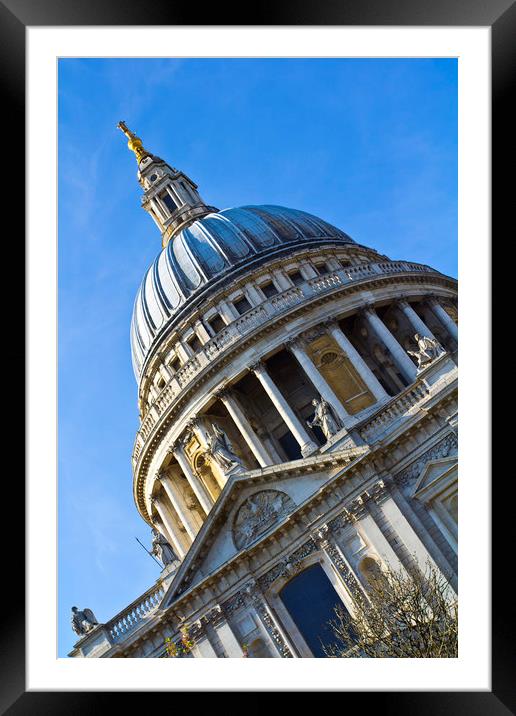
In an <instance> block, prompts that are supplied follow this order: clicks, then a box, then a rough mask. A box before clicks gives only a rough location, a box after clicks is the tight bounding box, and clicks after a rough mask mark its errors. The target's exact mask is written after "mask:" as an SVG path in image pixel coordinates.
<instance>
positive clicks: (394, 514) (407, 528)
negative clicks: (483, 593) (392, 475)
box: [372, 480, 444, 576]
mask: <svg viewBox="0 0 516 716" xmlns="http://www.w3.org/2000/svg"><path fill="white" fill-rule="evenodd" d="M378 484H379V489H378V490H376V491H375V492H374V493H373V494H372V497H373V499H374V501H375V503H376V504H377V505H378V507H379V509H380V511H381V513H383V515H384V516H385V518H386V520H387V522H388V524H389V525H390V526H391V527H392V529H393V530H394V531H395V532H396V533H397V534H398V535H399V538H400V539H401V541H402V543H403V544H404V545H405V548H406V550H407V552H409V554H410V555H411V557H412V558H413V560H414V561H415V562H416V564H417V565H418V567H419V569H420V570H421V572H422V573H423V574H424V573H425V571H426V570H427V569H428V567H430V568H432V569H434V570H436V572H437V573H438V574H442V572H441V570H440V568H439V567H438V566H437V564H436V563H435V561H434V559H433V557H432V555H431V554H430V552H429V551H428V550H427V549H426V547H425V545H424V544H423V543H422V542H421V540H420V538H419V537H418V535H417V534H416V532H415V531H414V529H413V527H412V525H411V524H410V522H409V521H408V520H407V518H406V517H405V515H404V514H403V512H402V511H401V510H400V508H399V507H398V505H397V504H396V502H395V501H394V500H393V498H392V495H391V494H390V493H389V491H388V489H387V488H386V485H385V483H384V482H383V480H381V481H380V482H379V483H378ZM443 576H444V575H443Z"/></svg>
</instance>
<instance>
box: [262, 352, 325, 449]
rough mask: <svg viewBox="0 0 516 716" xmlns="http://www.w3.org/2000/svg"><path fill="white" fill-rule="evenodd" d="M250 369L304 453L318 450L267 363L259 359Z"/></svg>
mask: <svg viewBox="0 0 516 716" xmlns="http://www.w3.org/2000/svg"><path fill="white" fill-rule="evenodd" d="M250 370H252V371H253V373H254V374H255V375H256V377H257V378H258V380H259V381H260V383H261V384H262V386H263V388H264V390H265V392H266V393H267V395H268V396H269V398H270V399H271V401H272V403H273V405H274V407H275V408H276V410H277V411H278V413H279V414H280V415H281V417H282V419H283V420H284V421H285V423H286V424H287V426H288V428H289V429H290V430H291V431H292V434H293V435H294V437H295V439H296V440H297V442H298V443H299V447H300V448H301V453H302V455H303V456H306V455H309V454H310V453H311V452H313V451H314V450H316V449H317V445H316V444H315V443H314V441H313V440H312V439H311V438H310V436H309V434H308V433H307V431H306V430H305V428H304V426H303V424H302V423H301V421H300V420H299V419H298V418H297V416H296V414H295V413H294V411H293V410H292V408H291V407H290V405H289V404H288V402H287V401H286V400H285V397H284V396H283V394H282V393H281V391H280V390H279V388H278V387H277V385H276V384H275V383H274V381H273V380H272V378H271V377H270V375H269V374H268V372H267V368H266V367H265V365H264V364H263V363H262V362H261V361H258V363H255V364H254V365H253V366H251V368H250Z"/></svg>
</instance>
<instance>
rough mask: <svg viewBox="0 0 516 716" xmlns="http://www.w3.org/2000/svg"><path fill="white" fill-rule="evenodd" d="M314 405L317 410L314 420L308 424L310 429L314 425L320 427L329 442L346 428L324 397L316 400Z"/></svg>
mask: <svg viewBox="0 0 516 716" xmlns="http://www.w3.org/2000/svg"><path fill="white" fill-rule="evenodd" d="M312 405H313V406H314V408H315V414H314V417H313V420H307V421H306V422H307V424H308V425H309V426H310V427H313V426H314V425H317V426H318V427H320V428H321V430H322V431H323V433H324V437H325V438H326V440H329V439H330V438H332V437H333V436H334V435H335V433H338V432H339V430H341V429H342V428H343V427H344V426H343V424H342V422H341V421H340V419H339V417H338V416H337V415H336V414H335V411H334V410H333V408H332V407H331V405H330V404H329V403H328V402H327V401H326V400H325V399H324V398H323V397H321V399H320V400H317V398H314V399H313V400H312Z"/></svg>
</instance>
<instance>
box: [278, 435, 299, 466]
mask: <svg viewBox="0 0 516 716" xmlns="http://www.w3.org/2000/svg"><path fill="white" fill-rule="evenodd" d="M278 440H279V443H280V445H281V447H282V448H283V450H284V451H285V453H286V455H287V457H288V459H289V460H299V459H300V458H302V457H303V455H302V453H301V448H300V447H299V443H298V442H297V440H296V439H295V437H294V436H293V435H292V433H291V432H290V430H289V432H288V433H285V435H282V436H281V437H280V438H278Z"/></svg>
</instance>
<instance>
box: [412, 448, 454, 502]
mask: <svg viewBox="0 0 516 716" xmlns="http://www.w3.org/2000/svg"><path fill="white" fill-rule="evenodd" d="M456 467H457V456H456V455H454V456H451V457H444V458H440V459H438V460H429V462H427V463H426V465H425V466H424V468H423V469H422V470H421V473H420V475H419V477H418V479H417V481H416V484H415V486H414V492H413V497H415V498H421V497H424V496H425V495H427V494H429V493H430V492H434V491H435V490H436V489H437V488H439V485H440V483H443V484H444V482H447V481H448V478H449V475H450V473H451V472H452V471H455V470H456Z"/></svg>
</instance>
